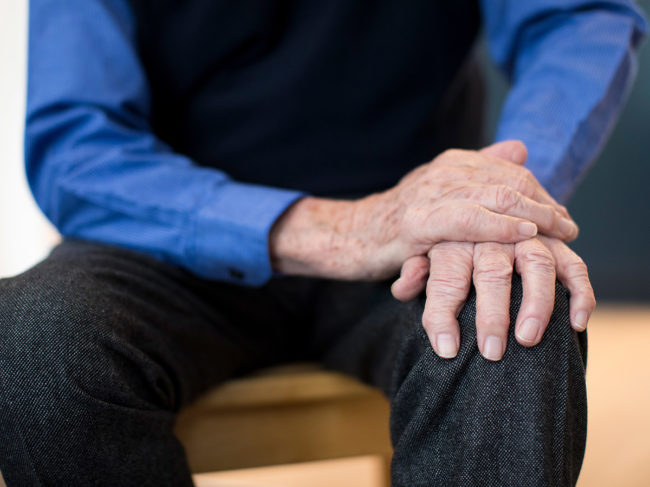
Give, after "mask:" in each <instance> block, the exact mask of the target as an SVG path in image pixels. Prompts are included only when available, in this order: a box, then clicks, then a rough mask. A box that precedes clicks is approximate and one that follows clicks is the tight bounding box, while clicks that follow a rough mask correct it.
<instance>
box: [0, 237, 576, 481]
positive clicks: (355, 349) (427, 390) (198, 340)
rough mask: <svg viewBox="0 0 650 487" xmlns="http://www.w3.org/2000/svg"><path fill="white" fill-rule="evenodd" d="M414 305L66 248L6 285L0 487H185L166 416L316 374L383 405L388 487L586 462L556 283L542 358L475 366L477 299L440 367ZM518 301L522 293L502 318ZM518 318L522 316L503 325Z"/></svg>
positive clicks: (536, 353) (527, 355)
mask: <svg viewBox="0 0 650 487" xmlns="http://www.w3.org/2000/svg"><path fill="white" fill-rule="evenodd" d="M423 299H424V298H421V299H417V300H414V301H413V302H410V303H407V304H402V303H399V302H397V301H395V300H394V299H393V298H392V297H391V295H390V291H389V283H387V282H382V283H344V282H333V281H327V280H318V279H304V278H278V279H274V280H273V281H272V282H270V283H269V284H268V285H266V286H264V287H262V288H260V289H248V288H241V287H236V286H232V285H227V284H223V283H217V282H210V281H205V280H202V279H199V278H197V277H195V276H192V275H191V274H189V273H187V272H185V271H183V270H181V269H178V268H175V267H172V266H169V265H165V264H162V263H160V262H158V261H156V260H153V259H151V258H148V257H145V256H142V255H139V254H136V253H132V252H129V251H126V250H121V249H115V248H110V247H107V246H102V245H96V244H89V243H83V242H78V241H68V242H65V243H64V244H62V245H61V246H59V247H58V248H56V249H55V250H54V251H53V253H52V255H51V256H50V257H49V258H48V259H46V260H45V261H44V262H42V263H41V264H39V265H37V266H36V267H34V268H33V269H31V270H29V271H28V272H26V273H24V274H22V275H20V276H18V277H14V278H11V279H5V280H2V281H0V470H1V471H2V473H3V475H4V478H5V481H6V482H7V485H8V487H17V486H32V485H48V486H51V485H54V486H66V487H69V486H90V485H96V486H100V485H102V486H103V485H106V486H131V485H133V486H157V487H159V486H179V487H182V486H190V485H192V482H191V478H190V473H189V471H188V467H187V463H186V460H185V457H184V454H183V448H182V446H181V445H180V444H179V442H178V441H177V439H176V438H175V437H174V436H173V434H172V427H173V424H174V418H175V414H176V412H177V411H178V410H179V409H180V408H182V407H183V406H184V405H186V404H188V403H189V402H190V401H192V399H194V398H195V397H196V396H197V395H198V394H200V393H201V392H202V391H205V390H206V389H207V388H209V387H212V386H214V385H215V384H218V383H220V382H221V381H224V380H226V379H228V378H230V377H233V376H236V375H241V374H245V373H247V372H250V371H251V370H254V369H256V368H259V367H263V366H268V365H273V364H278V363H282V362H288V361H295V360H300V361H302V360H316V361H320V362H321V363H323V364H324V365H325V366H326V367H329V368H332V369H336V370H340V371H344V372H347V373H349V374H352V375H354V376H356V377H358V378H360V379H361V380H363V381H366V382H368V383H371V384H374V385H376V386H378V387H380V388H381V389H382V390H383V391H384V393H385V394H386V395H387V396H388V397H389V398H390V400H391V404H392V413H391V420H390V432H391V437H392V441H393V444H394V447H395V455H394V458H393V471H392V479H393V485H395V486H432V485H440V486H454V485H462V486H499V487H504V486H542V485H544V486H560V485H573V484H575V482H576V479H577V476H578V472H579V470H580V465H581V462H582V457H583V453H584V447H585V435H586V413H587V408H586V394H585V382H584V373H585V368H584V364H585V354H586V337H585V335H584V334H579V335H577V334H576V333H574V332H573V331H572V330H571V329H570V327H569V322H568V301H567V291H566V290H565V289H564V288H562V287H561V286H559V285H558V287H557V290H556V304H555V311H554V313H553V317H552V320H551V323H550V325H549V328H548V330H547V332H546V335H545V337H544V339H543V341H542V343H541V344H540V345H539V346H537V347H535V348H533V349H526V348H524V347H522V346H520V345H518V344H517V343H516V342H515V339H514V336H513V334H512V333H511V334H510V341H509V344H508V349H507V352H506V354H505V357H504V359H503V360H502V361H501V362H498V363H492V362H488V361H486V360H484V359H483V358H482V357H481V355H480V354H479V353H478V351H477V346H476V334H475V329H474V316H475V295H474V291H472V293H471V294H470V296H469V299H468V301H467V304H466V305H465V307H464V309H463V310H462V312H461V314H460V318H459V320H460V323H461V328H462V345H461V349H460V353H459V355H458V357H457V358H455V359H453V360H443V359H440V358H438V357H437V356H436V355H435V354H434V353H433V350H432V349H431V347H430V345H429V343H428V340H427V338H426V335H425V334H424V332H423V329H422V327H421V325H420V317H421V313H422V309H423ZM520 302H521V283H520V280H519V278H518V277H515V278H514V282H513V292H512V309H511V314H512V316H513V317H514V316H515V315H516V311H517V309H518V307H519V304H520ZM513 319H514V318H513Z"/></svg>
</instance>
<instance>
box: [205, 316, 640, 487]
mask: <svg viewBox="0 0 650 487" xmlns="http://www.w3.org/2000/svg"><path fill="white" fill-rule="evenodd" d="M649 346H650V307H649V306H645V307H641V306H639V307H634V306H627V307H619V306H617V307H613V306H601V307H600V308H599V309H598V310H597V311H596V313H595V314H594V316H593V317H592V320H591V322H590V324H589V366H588V372H587V385H588V390H589V436H588V441H587V452H586V456H585V462H584V466H583V469H582V474H581V476H580V480H579V482H578V487H601V486H602V487H606V486H607V487H609V486H612V485H616V486H617V487H647V486H649V485H650V351H648V347H649ZM381 468H382V463H381V459H380V458H374V457H360V458H353V459H345V460H332V461H327V462H314V463H311V464H298V465H288V466H276V467H267V468H260V469H248V470H243V471H230V472H221V473H216V474H204V475H201V476H197V477H196V483H197V486H198V487H235V486H239V487H320V486H328V487H331V486H336V487H380V486H383V484H382V476H381ZM524 484H525V483H524V482H522V485H524Z"/></svg>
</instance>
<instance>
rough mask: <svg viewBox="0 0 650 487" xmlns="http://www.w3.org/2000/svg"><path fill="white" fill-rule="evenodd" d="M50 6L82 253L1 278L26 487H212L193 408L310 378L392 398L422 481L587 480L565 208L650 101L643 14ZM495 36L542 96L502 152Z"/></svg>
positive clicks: (6, 385)
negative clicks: (608, 141) (641, 86)
mask: <svg viewBox="0 0 650 487" xmlns="http://www.w3.org/2000/svg"><path fill="white" fill-rule="evenodd" d="M30 3H31V10H30V42H29V89H28V93H29V95H28V106H27V125H26V163H27V175H28V178H29V182H30V185H31V188H32V190H33V192H34V195H35V197H36V199H37V201H38V203H39V204H40V206H41V207H42V209H43V211H44V212H45V213H46V214H47V215H48V217H49V218H50V219H51V220H52V221H53V222H54V223H55V224H56V226H57V227H58V228H59V230H60V231H61V233H62V234H63V235H64V237H65V239H64V242H63V243H62V244H61V245H60V246H58V247H57V248H56V249H55V250H54V251H53V253H52V254H51V255H50V257H48V258H47V259H46V260H45V261H44V262H42V263H40V264H39V265H37V266H36V267H34V268H33V269H31V270H30V271H28V272H26V273H24V274H22V275H20V276H17V277H14V278H11V279H6V280H4V281H2V282H1V283H0V296H1V297H2V301H1V305H0V425H1V428H0V469H1V470H2V473H3V475H4V478H5V480H6V482H7V485H8V486H9V487H12V486H14V485H21V486H22V485H65V486H70V485H83V486H85V485H110V486H115V485H119V486H127V485H137V486H145V485H152V486H154V485H155V486H160V485H171V486H185V485H188V486H189V485H191V477H190V474H189V471H188V467H187V464H186V461H185V458H184V455H183V450H182V447H181V446H180V444H179V443H178V441H177V440H176V439H175V438H174V436H173V434H172V426H173V423H174V418H175V413H176V412H177V411H178V410H179V409H180V408H181V407H183V406H184V405H185V404H187V403H188V402H190V401H191V400H192V399H193V398H195V397H196V396H197V395H198V394H200V393H201V392H202V391H205V390H206V389H207V388H208V387H211V386H214V385H216V384H218V383H220V382H222V381H224V380H225V379H227V378H229V377H231V376H233V375H236V374H242V373H245V372H247V371H250V370H253V369H255V368H258V367H262V366H267V365H271V364H277V363H281V362H286V361H292V360H316V361H320V362H322V363H323V364H325V365H326V366H327V367H330V368H333V369H337V370H341V371H344V372H347V373H349V374H353V375H355V376H356V377H358V378H360V379H361V380H364V381H367V382H369V383H371V384H374V385H376V386H378V387H380V388H381V389H382V390H383V391H384V392H385V394H386V395H387V397H388V398H389V399H390V400H391V407H392V415H391V424H390V428H391V436H392V440H393V443H394V447H395V455H394V459H393V470H392V479H393V484H394V485H396V486H414V485H418V486H419V485H423V486H424V485H427V486H428V485H464V486H470V485H489V486H515V485H572V484H574V483H575V481H576V479H577V476H578V473H579V470H580V465H581V461H582V456H583V452H584V442H585V434H586V398H585V385H584V363H585V359H586V339H585V334H584V333H583V332H584V330H585V327H586V326H587V321H588V319H589V315H590V313H591V312H592V310H593V308H594V304H595V301H594V296H593V292H592V290H591V286H590V284H589V280H588V277H587V271H586V268H585V265H584V264H583V263H582V261H581V260H580V258H579V257H578V256H576V255H575V254H574V253H573V252H572V251H571V250H570V249H569V248H568V247H567V246H566V245H565V242H567V241H570V240H572V239H573V238H575V237H576V236H577V232H578V229H577V227H576V225H575V223H574V222H573V221H572V220H571V218H570V217H569V215H568V213H567V211H566V209H565V208H564V207H563V206H561V205H560V204H559V203H557V202H556V199H559V200H564V199H566V197H567V196H568V194H569V193H570V191H571V188H572V187H573V186H574V184H575V183H576V181H577V180H578V178H579V177H580V175H581V174H582V173H583V172H584V170H585V168H586V167H587V165H588V163H589V162H590V161H592V160H593V159H594V158H595V156H596V155H597V152H598V150H599V148H600V147H601V146H602V144H603V142H604V139H605V136H606V133H607V132H608V130H609V129H610V127H611V126H612V123H613V120H614V118H615V116H616V114H617V113H618V111H619V108H620V106H621V103H622V101H623V99H624V95H625V93H626V91H627V88H628V87H629V85H630V82H631V79H632V77H633V72H634V63H635V57H634V55H635V49H636V48H637V46H638V45H639V43H640V40H641V37H642V35H643V33H644V31H645V23H644V20H643V18H642V16H641V15H640V13H639V12H638V11H637V10H636V9H635V7H634V6H633V4H632V3H631V1H628V0H605V1H589V0H526V1H521V0H482V1H480V2H478V1H475V0H474V1H473V0H461V1H453V2H440V1H438V2H436V1H431V0H426V1H425V0H418V1H413V2H401V1H397V0H378V1H377V2H372V3H371V4H369V3H361V2H351V1H349V0H336V1H328V2H284V1H280V0H275V1H264V2H262V1H256V0H242V1H237V2H228V1H219V0H187V1H184V2H181V1H178V0H155V1H154V0H66V1H65V2H61V1H55V0H32V1H31V2H30ZM481 21H482V22H483V23H484V25H485V28H486V31H487V36H488V39H489V41H490V46H491V53H492V56H493V58H494V60H495V62H496V63H497V64H498V65H499V66H501V67H502V68H503V69H504V70H505V72H506V73H507V74H508V75H509V76H510V77H511V79H512V81H513V85H512V88H511V91H510V94H509V97H508V99H507V101H506V104H505V106H504V108H503V113H502V118H501V123H500V127H499V132H498V135H497V140H499V141H502V142H499V143H496V144H493V145H490V146H488V147H486V148H484V149H481V150H476V149H480V147H481V146H482V145H483V142H482V137H481V122H480V121H481V119H482V110H481V100H482V98H481V94H482V92H481V89H482V88H481V86H482V85H481V79H480V76H479V74H480V73H479V72H478V70H477V68H476V63H475V61H474V57H473V56H472V55H471V51H472V45H473V44H474V42H475V38H476V35H477V32H478V30H479V27H480V24H481ZM518 141H522V142H523V143H522V142H518ZM450 148H457V149H453V150H448V149H450ZM461 149H463V150H461ZM469 149H475V150H469ZM524 164H525V166H524ZM554 198H555V199H554ZM513 269H514V270H515V271H516V273H515V272H513ZM400 271H401V272H400ZM398 274H399V275H400V277H399V278H398V279H397V280H395V281H394V282H393V283H392V286H391V280H392V279H393V278H394V277H395V276H397V275H398ZM556 278H557V279H559V281H560V283H561V284H560V283H556ZM472 283H473V285H472ZM425 290H426V293H424V292H423V291H425ZM395 298H397V299H395Z"/></svg>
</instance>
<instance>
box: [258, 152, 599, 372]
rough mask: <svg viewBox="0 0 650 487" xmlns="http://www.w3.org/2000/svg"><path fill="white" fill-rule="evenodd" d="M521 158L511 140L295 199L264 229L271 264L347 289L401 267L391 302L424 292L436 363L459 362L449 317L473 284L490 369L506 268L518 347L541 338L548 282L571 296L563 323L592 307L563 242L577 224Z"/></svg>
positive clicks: (498, 353)
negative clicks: (368, 190) (383, 186)
mask: <svg viewBox="0 0 650 487" xmlns="http://www.w3.org/2000/svg"><path fill="white" fill-rule="evenodd" d="M526 157H527V153H526V148H525V146H524V145H523V144H522V143H521V142H517V141H506V142H501V143H498V144H494V145H492V146H490V147H487V148H485V149H483V150H481V151H478V152H475V151H461V150H449V151H446V152H444V153H442V154H440V155H439V156H438V157H436V158H435V159H434V160H433V161H431V162H429V163H427V164H423V165H421V166H419V167H417V168H416V169H414V170H412V171H411V172H410V173H408V174H407V175H406V176H405V177H404V178H402V179H401V180H400V182H399V183H398V184H397V185H396V186H394V187H392V188H390V189H389V190H387V191H384V192H381V193H376V194H372V195H370V196H367V197H365V198H362V199H360V200H356V201H337V200H329V199H324V198H313V197H307V198H303V199H302V200H300V201H298V203H296V204H294V205H293V206H292V207H291V208H290V209H289V210H288V211H287V212H286V213H285V214H284V215H283V216H282V217H281V218H280V219H279V220H278V221H277V222H276V224H275V225H274V227H273V229H272V230H271V233H270V239H269V246H270V254H271V259H272V263H273V266H274V268H275V269H276V270H277V271H280V272H283V273H285V274H294V275H309V276H318V277H326V278H333V279H347V280H378V279H387V278H389V277H391V276H394V275H396V274H397V273H398V272H399V271H400V269H401V273H400V277H399V278H398V279H397V280H396V281H395V282H394V283H393V286H392V293H393V295H394V296H395V298H397V299H399V300H402V301H408V300H410V299H413V298H415V297H416V296H417V295H418V294H420V293H421V292H422V291H423V290H426V304H425V309H424V314H423V317H422V324H423V326H424V328H425V330H426V333H427V335H428V337H429V339H430V341H431V345H432V347H433V349H434V350H435V352H436V353H437V354H438V355H439V356H441V357H443V358H453V357H455V356H456V354H457V353H458V349H459V346H460V330H459V325H458V321H457V316H458V313H459V312H460V309H461V308H462V306H463V304H464V302H465V300H466V298H467V295H468V293H469V289H470V285H471V283H472V281H473V282H474V286H475V289H476V300H477V301H476V307H477V314H476V333H477V341H478V347H479V349H480V351H481V354H482V355H483V356H484V357H485V358H486V359H488V360H493V361H496V360H500V359H501V358H502V357H503V354H504V352H505V350H506V342H507V336H508V328H509V325H510V316H509V309H510V287H511V278H512V272H513V269H514V270H516V271H517V272H518V273H519V274H520V275H521V277H522V285H523V293H524V295H523V301H522V304H521V307H520V310H519V313H518V316H517V319H516V324H515V336H516V337H517V341H518V342H519V343H521V344H522V345H524V346H534V345H536V344H537V343H539V341H540V340H541V339H542V336H543V334H544V330H545V328H546V326H547V325H548V322H549V320H550V317H551V314H552V311H553V305H554V298H555V280H556V278H558V279H559V280H560V281H561V282H562V284H564V285H565V286H566V287H567V288H568V289H569V291H570V293H571V298H570V321H571V326H572V327H573V328H574V329H575V330H576V331H583V330H584V329H585V328H586V326H587V322H588V320H589V316H590V315H591V313H592V311H593V309H594V307H595V298H594V294H593V290H592V287H591V284H590V282H589V278H588V274H587V268H586V266H585V264H584V262H583V261H582V259H580V257H578V256H577V255H576V254H575V253H574V252H573V251H572V250H571V249H569V247H567V245H566V244H565V242H568V241H571V240H573V239H575V238H576V236H577V235H578V227H577V226H576V224H575V223H574V222H573V221H572V220H571V218H570V216H569V214H568V212H567V210H566V208H564V207H563V206H561V205H560V204H558V203H557V202H556V201H555V200H554V199H553V198H552V197H551V196H550V195H549V194H548V193H547V192H546V191H545V190H544V188H543V187H542V186H541V185H540V184H539V182H538V181H537V180H536V179H535V177H534V176H533V175H532V174H531V173H530V171H528V170H527V169H526V168H524V167H523V164H524V163H525V161H526Z"/></svg>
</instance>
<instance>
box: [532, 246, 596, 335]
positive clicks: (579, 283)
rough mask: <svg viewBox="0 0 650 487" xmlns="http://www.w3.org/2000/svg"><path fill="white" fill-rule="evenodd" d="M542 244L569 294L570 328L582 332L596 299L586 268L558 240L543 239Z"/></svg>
mask: <svg viewBox="0 0 650 487" xmlns="http://www.w3.org/2000/svg"><path fill="white" fill-rule="evenodd" d="M542 242H544V244H545V245H546V246H547V247H548V248H549V249H550V251H551V253H552V254H553V257H554V258H555V262H556V266H555V267H556V270H557V276H558V279H559V280H560V282H561V283H562V284H564V286H565V287H566V288H567V289H568V290H569V292H570V293H571V298H570V301H569V307H570V319H571V326H572V327H573V328H574V329H575V330H576V331H584V330H585V329H586V328H587V323H588V322H589V318H590V317H591V314H592V313H593V311H594V309H595V308H596V297H595V296H594V290H593V288H592V287H591V282H590V281H589V272H588V271H587V266H586V265H585V263H584V261H583V260H582V259H581V258H580V257H579V256H578V255H577V254H576V253H575V252H574V251H573V250H571V249H570V248H569V247H567V246H566V245H565V244H564V243H562V242H560V241H559V240H556V239H551V238H543V239H542Z"/></svg>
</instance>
